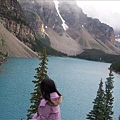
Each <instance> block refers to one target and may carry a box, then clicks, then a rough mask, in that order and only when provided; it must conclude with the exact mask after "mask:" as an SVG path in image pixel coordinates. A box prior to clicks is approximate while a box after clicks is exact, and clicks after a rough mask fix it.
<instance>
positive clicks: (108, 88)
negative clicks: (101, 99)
mask: <svg viewBox="0 0 120 120" xmlns="http://www.w3.org/2000/svg"><path fill="white" fill-rule="evenodd" d="M113 78H114V77H113V74H112V70H110V73H109V77H108V78H106V79H107V81H106V82H105V119H104V120H112V119H113V118H112V115H113V113H114V112H113V111H112V108H113V100H114V97H113V96H112V93H113V88H114V86H113Z"/></svg>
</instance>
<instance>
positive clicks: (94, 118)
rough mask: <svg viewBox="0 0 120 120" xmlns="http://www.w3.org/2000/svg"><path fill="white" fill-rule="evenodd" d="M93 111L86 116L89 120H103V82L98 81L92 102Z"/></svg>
mask: <svg viewBox="0 0 120 120" xmlns="http://www.w3.org/2000/svg"><path fill="white" fill-rule="evenodd" d="M93 104H94V105H93V110H91V111H90V112H89V114H87V118H86V119H89V120H104V117H105V116H104V112H105V106H104V90H103V82H102V80H101V81H100V84H99V88H98V91H97V96H96V98H95V99H94V102H93Z"/></svg>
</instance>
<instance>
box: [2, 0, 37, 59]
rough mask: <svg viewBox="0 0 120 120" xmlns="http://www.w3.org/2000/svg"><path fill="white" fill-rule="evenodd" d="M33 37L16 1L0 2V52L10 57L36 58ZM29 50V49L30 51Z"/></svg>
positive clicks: (4, 0)
mask: <svg viewBox="0 0 120 120" xmlns="http://www.w3.org/2000/svg"><path fill="white" fill-rule="evenodd" d="M34 41H35V35H34V31H33V30H32V29H31V28H30V27H29V24H28V22H27V20H26V17H25V15H24V12H23V11H22V8H21V6H20V4H19V3H18V1H17V0H1V1H0V43H1V44H0V52H2V53H3V54H7V55H9V56H12V57H36V56H37V55H36V53H35V52H33V50H31V49H34V47H33V46H34ZM30 48H31V49H30Z"/></svg>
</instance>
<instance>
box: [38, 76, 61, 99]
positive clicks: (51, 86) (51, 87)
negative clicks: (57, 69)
mask: <svg viewBox="0 0 120 120" xmlns="http://www.w3.org/2000/svg"><path fill="white" fill-rule="evenodd" d="M40 89H41V93H42V96H43V98H45V99H46V100H48V101H51V100H50V94H51V93H53V92H56V93H57V94H58V95H59V96H61V94H60V93H59V92H58V90H57V88H56V85H55V83H54V81H53V80H52V79H50V78H45V79H43V80H42V82H41V84H40Z"/></svg>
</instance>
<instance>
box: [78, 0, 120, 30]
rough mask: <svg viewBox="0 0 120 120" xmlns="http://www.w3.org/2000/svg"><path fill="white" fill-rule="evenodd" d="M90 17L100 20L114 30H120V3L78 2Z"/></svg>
mask: <svg viewBox="0 0 120 120" xmlns="http://www.w3.org/2000/svg"><path fill="white" fill-rule="evenodd" d="M77 4H78V6H80V7H81V8H82V10H83V12H84V13H85V14H87V16H88V17H93V18H98V19H99V20H100V21H101V22H102V23H106V24H108V25H110V26H111V27H113V28H114V29H120V1H81V0H79V1H77Z"/></svg>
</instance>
